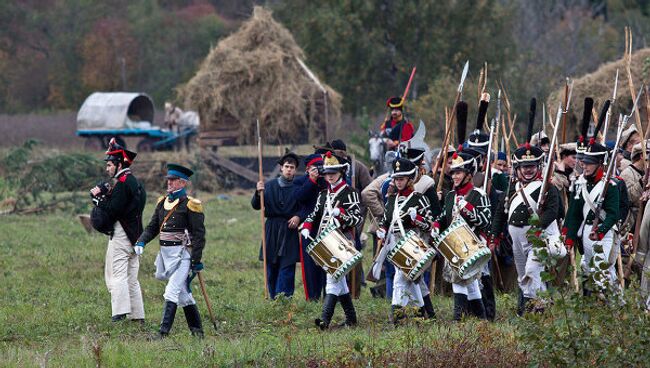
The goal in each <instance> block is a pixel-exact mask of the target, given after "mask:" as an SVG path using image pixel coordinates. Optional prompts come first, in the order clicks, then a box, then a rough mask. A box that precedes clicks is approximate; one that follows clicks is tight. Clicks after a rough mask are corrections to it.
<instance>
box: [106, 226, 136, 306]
mask: <svg viewBox="0 0 650 368" xmlns="http://www.w3.org/2000/svg"><path fill="white" fill-rule="evenodd" d="M139 269H140V260H139V259H138V256H136V255H135V252H134V251H133V246H132V245H131V242H130V241H129V238H128V237H127V236H126V233H125V232H124V229H123V228H122V225H120V223H119V221H118V222H116V223H115V227H114V230H113V237H112V238H111V239H110V240H109V241H108V247H107V249H106V263H105V265H104V278H105V279H106V287H107V288H108V291H109V292H110V293H111V313H112V315H113V316H116V315H120V314H128V315H129V318H130V319H143V318H144V305H143V304H142V291H141V290H140V282H139V281H138V270H139Z"/></svg>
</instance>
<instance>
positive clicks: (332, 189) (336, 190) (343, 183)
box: [328, 179, 346, 193]
mask: <svg viewBox="0 0 650 368" xmlns="http://www.w3.org/2000/svg"><path fill="white" fill-rule="evenodd" d="M345 185H346V183H345V180H343V179H341V182H340V183H339V184H337V185H336V186H335V187H332V186H331V185H328V188H329V189H328V191H329V192H330V193H334V192H338V190H339V189H341V188H343V187H344V186H345Z"/></svg>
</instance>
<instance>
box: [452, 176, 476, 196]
mask: <svg viewBox="0 0 650 368" xmlns="http://www.w3.org/2000/svg"><path fill="white" fill-rule="evenodd" d="M472 189H474V184H472V181H471V180H470V181H468V182H467V184H465V185H463V186H462V187H460V188H456V189H455V191H456V194H457V195H461V196H466V195H467V193H469V191H470V190H472Z"/></svg>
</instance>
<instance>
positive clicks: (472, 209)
mask: <svg viewBox="0 0 650 368" xmlns="http://www.w3.org/2000/svg"><path fill="white" fill-rule="evenodd" d="M465 209H466V210H468V211H474V206H473V205H472V204H471V203H469V202H467V204H465Z"/></svg>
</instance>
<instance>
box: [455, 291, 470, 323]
mask: <svg viewBox="0 0 650 368" xmlns="http://www.w3.org/2000/svg"><path fill="white" fill-rule="evenodd" d="M466 311H467V295H465V294H454V321H460V320H461V319H462V318H463V314H465V313H466Z"/></svg>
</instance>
